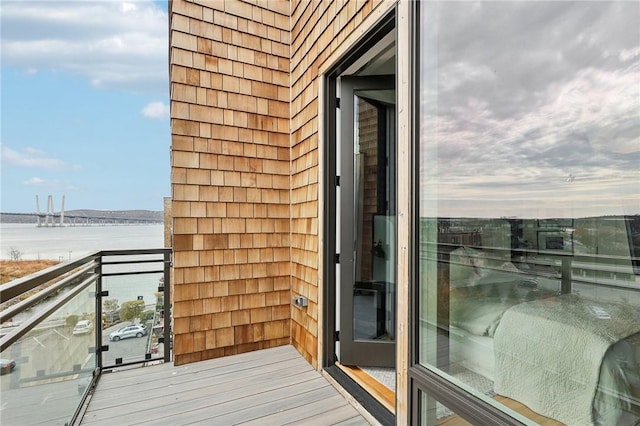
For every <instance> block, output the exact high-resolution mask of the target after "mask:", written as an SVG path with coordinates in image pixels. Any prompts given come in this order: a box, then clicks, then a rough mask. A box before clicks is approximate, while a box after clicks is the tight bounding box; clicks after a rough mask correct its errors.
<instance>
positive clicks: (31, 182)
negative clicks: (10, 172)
mask: <svg viewBox="0 0 640 426" xmlns="http://www.w3.org/2000/svg"><path fill="white" fill-rule="evenodd" d="M22 183H23V184H25V185H27V186H44V185H45V181H44V179H40V178H39V177H37V176H34V177H32V178H29V179H27V180H25V181H24V182H22Z"/></svg>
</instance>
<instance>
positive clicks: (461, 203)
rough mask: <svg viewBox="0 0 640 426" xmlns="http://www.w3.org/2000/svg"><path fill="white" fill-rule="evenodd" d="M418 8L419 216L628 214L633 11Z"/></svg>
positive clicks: (636, 150) (467, 5) (578, 5)
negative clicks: (422, 10)
mask: <svg viewBox="0 0 640 426" xmlns="http://www.w3.org/2000/svg"><path fill="white" fill-rule="evenodd" d="M425 9H426V15H425V17H424V18H423V22H422V23H421V28H423V29H424V31H423V32H422V39H421V43H422V49H421V52H420V54H421V57H422V58H423V59H422V64H421V66H422V68H421V72H420V75H421V90H422V94H423V95H422V98H421V105H420V108H421V123H420V125H421V132H420V134H421V136H422V139H421V142H420V150H421V152H420V158H421V162H420V182H421V200H420V201H421V203H420V208H421V211H422V215H423V216H433V215H440V216H445V217H447V216H450V217H455V216H469V217H474V216H475V217H502V216H507V217H512V216H515V217H529V218H530V217H538V218H540V217H542V218H544V217H567V218H570V217H573V218H575V217H584V216H591V215H593V216H596V215H621V214H625V215H630V214H640V26H638V22H640V2H638V1H628V2H589V1H585V2H449V3H446V4H442V3H427V6H426V7H425Z"/></svg>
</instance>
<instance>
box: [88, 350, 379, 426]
mask: <svg viewBox="0 0 640 426" xmlns="http://www.w3.org/2000/svg"><path fill="white" fill-rule="evenodd" d="M81 424H82V425H91V426H94V425H109V426H112V425H138V424H144V425H186V424H201V425H232V424H255V425H284V424H302V425H344V426H346V425H368V424H369V423H368V422H367V421H366V420H365V418H363V417H362V416H361V415H360V414H359V413H358V411H356V409H355V408H354V407H353V406H351V405H350V404H349V403H348V402H347V401H346V400H345V399H344V398H343V397H342V396H341V395H340V394H339V393H338V391H337V390H336V389H335V388H334V387H333V386H332V385H331V384H330V383H329V382H328V381H327V380H326V379H325V378H324V377H322V375H321V374H320V373H318V372H317V371H315V370H314V369H313V368H312V367H311V366H310V365H309V364H308V363H307V362H306V361H305V360H304V359H303V358H302V357H301V356H300V355H299V354H298V352H297V351H296V350H295V349H294V348H293V347H291V346H282V347H278V348H273V349H266V350H262V351H256V352H250V353H246V354H241V355H234V356H229V357H224V358H218V359H215V360H209V361H202V362H198V363H193V364H188V365H183V366H179V367H176V366H174V365H173V364H172V363H171V364H163V365H157V366H149V367H145V368H137V369H131V370H124V371H117V372H113V373H105V374H103V375H102V377H101V378H100V381H99V383H98V386H97V387H96V390H95V392H94V394H93V396H92V397H91V400H90V402H89V405H88V408H87V410H86V412H85V413H84V417H83V418H82V421H81Z"/></svg>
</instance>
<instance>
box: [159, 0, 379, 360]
mask: <svg viewBox="0 0 640 426" xmlns="http://www.w3.org/2000/svg"><path fill="white" fill-rule="evenodd" d="M378 3H379V2H372V1H338V2H335V1H306V0H305V1H291V2H290V1H284V0H268V1H237V0H235V1H234V0H225V1H214V0H189V1H188V0H173V1H171V2H170V9H171V10H170V81H171V133H172V168H171V187H172V200H173V202H172V206H171V210H172V215H173V234H174V236H173V249H174V307H173V317H174V333H175V337H174V341H175V343H174V350H175V354H174V355H175V362H176V364H177V365H179V364H184V363H188V362H193V361H199V360H203V359H209V358H216V357H220V356H224V355H231V354H236V353H240V352H246V351H251V350H257V349H262V348H268V347H272V346H279V345H285V344H289V343H292V344H293V345H294V346H295V347H296V348H297V349H298V351H299V352H300V353H301V354H302V355H303V356H304V357H305V358H306V359H307V361H309V362H310V363H311V364H312V365H313V366H314V367H316V366H317V361H318V360H317V354H318V315H319V313H318V298H319V294H318V293H319V291H318V284H319V277H318V267H319V265H318V262H319V238H320V236H319V235H318V209H319V208H320V207H321V206H319V205H318V182H319V179H320V176H319V175H318V162H319V155H320V154H319V152H318V126H319V125H320V121H319V117H318V113H319V111H318V69H319V67H320V65H321V64H322V63H323V61H325V60H326V59H327V58H328V57H329V55H330V54H331V53H332V52H333V51H335V49H336V48H338V47H339V46H340V44H341V43H342V42H343V41H344V40H345V38H346V37H347V36H348V35H349V34H350V33H351V32H353V31H354V29H355V28H357V26H358V24H359V23H360V22H362V20H363V19H364V17H366V15H367V14H368V13H370V12H371V11H372V10H373V8H375V7H376V5H377V4H378ZM296 295H303V296H306V297H308V299H309V306H308V307H306V308H302V309H301V308H297V307H292V306H291V300H292V297H294V296H296Z"/></svg>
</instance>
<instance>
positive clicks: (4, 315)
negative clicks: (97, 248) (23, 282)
mask: <svg viewBox="0 0 640 426" xmlns="http://www.w3.org/2000/svg"><path fill="white" fill-rule="evenodd" d="M97 266H98V262H96V261H95V259H94V260H92V261H90V263H88V264H87V265H86V266H85V267H83V268H82V269H80V270H79V271H77V272H75V273H73V274H71V275H69V276H68V277H65V278H63V279H62V280H60V281H59V282H57V283H55V284H54V285H52V286H49V287H47V288H45V289H43V290H41V291H39V292H37V293H36V294H34V295H33V296H31V297H29V298H27V299H25V300H22V301H21V302H18V303H16V304H15V305H13V306H10V307H8V308H7V309H5V310H3V311H2V312H0V323H4V322H5V321H8V320H10V319H11V318H13V317H14V316H16V315H18V314H19V313H21V312H24V311H26V310H27V309H29V308H30V307H32V306H33V305H35V304H36V303H38V302H40V301H41V300H44V299H46V298H47V297H49V296H51V295H53V294H55V293H57V292H58V291H60V290H62V289H63V288H65V287H67V286H68V285H70V284H71V283H73V281H74V280H76V279H78V278H80V277H81V276H82V275H84V274H86V273H94V270H95V268H96V267H97Z"/></svg>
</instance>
